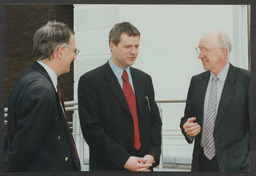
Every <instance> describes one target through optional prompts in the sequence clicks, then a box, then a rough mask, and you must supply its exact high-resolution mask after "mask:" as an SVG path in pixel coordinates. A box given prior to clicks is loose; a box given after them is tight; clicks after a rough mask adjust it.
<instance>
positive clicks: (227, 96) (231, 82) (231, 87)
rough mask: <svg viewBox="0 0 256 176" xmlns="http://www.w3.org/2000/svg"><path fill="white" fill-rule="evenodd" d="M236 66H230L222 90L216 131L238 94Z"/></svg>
mask: <svg viewBox="0 0 256 176" xmlns="http://www.w3.org/2000/svg"><path fill="white" fill-rule="evenodd" d="M234 69H235V68H234V66H233V65H231V64H230V67H229V71H228V75H227V78H226V81H225V84H224V87H223V90H222V94H221V98H220V103H219V108H218V112H217V116H216V122H215V129H216V128H217V127H218V125H219V124H220V123H221V121H222V120H223V118H224V115H225V113H226V110H227V109H228V106H229V104H230V103H231V101H232V98H233V96H234V94H235V92H236V86H235V84H236V80H235V76H234Z"/></svg>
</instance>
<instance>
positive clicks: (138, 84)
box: [130, 67, 145, 117]
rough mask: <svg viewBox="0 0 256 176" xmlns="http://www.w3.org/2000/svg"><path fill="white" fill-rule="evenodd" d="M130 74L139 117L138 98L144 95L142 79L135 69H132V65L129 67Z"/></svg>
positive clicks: (139, 105) (139, 104) (140, 98)
mask: <svg viewBox="0 0 256 176" xmlns="http://www.w3.org/2000/svg"><path fill="white" fill-rule="evenodd" d="M130 71H131V75H132V81H133V87H134V92H135V96H136V104H137V110H138V117H140V112H141V102H140V101H139V100H143V98H144V97H143V95H144V93H143V92H144V91H145V90H144V89H143V85H142V83H143V80H141V78H140V76H139V75H138V74H137V72H136V70H134V69H133V68H132V67H131V68H130Z"/></svg>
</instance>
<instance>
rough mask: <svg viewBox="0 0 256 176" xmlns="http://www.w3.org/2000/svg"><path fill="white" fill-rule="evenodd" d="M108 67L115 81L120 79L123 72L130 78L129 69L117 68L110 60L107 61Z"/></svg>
mask: <svg viewBox="0 0 256 176" xmlns="http://www.w3.org/2000/svg"><path fill="white" fill-rule="evenodd" d="M109 65H110V67H111V69H112V70H113V72H114V73H115V75H116V77H117V79H122V74H123V71H124V70H126V72H127V73H128V76H129V77H130V76H131V73H130V67H127V68H126V69H122V68H120V67H118V66H117V65H116V64H114V63H113V61H112V60H111V59H110V60H109Z"/></svg>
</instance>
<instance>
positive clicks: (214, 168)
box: [199, 148, 219, 172]
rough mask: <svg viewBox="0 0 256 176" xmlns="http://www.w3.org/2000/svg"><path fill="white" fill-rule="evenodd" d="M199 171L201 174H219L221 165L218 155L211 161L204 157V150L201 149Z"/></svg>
mask: <svg viewBox="0 0 256 176" xmlns="http://www.w3.org/2000/svg"><path fill="white" fill-rule="evenodd" d="M199 171H200V172H219V165H218V161H217V157H216V155H215V156H214V157H213V158H212V159H211V160H209V159H208V158H206V156H205V155H204V149H203V148H201V149H200V153H199Z"/></svg>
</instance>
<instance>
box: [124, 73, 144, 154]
mask: <svg viewBox="0 0 256 176" xmlns="http://www.w3.org/2000/svg"><path fill="white" fill-rule="evenodd" d="M122 78H123V92H124V96H125V98H126V101H127V103H128V106H129V108H130V111H131V113H132V117H133V127H134V148H135V149H136V150H139V149H140V147H141V143H140V131H139V122H138V113H137V105H136V98H135V94H134V92H133V89H132V86H131V85H130V83H129V78H128V75H127V72H126V71H125V70H124V71H123V75H122Z"/></svg>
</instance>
